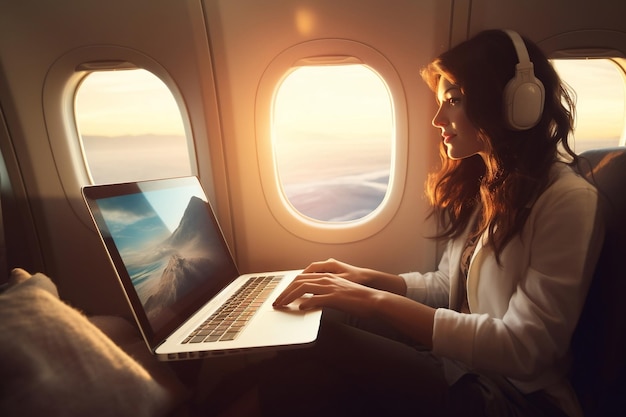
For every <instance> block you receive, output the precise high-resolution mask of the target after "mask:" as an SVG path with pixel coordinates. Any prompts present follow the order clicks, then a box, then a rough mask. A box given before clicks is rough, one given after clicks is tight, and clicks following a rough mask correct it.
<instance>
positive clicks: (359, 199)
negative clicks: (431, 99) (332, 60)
mask: <svg viewBox="0 0 626 417" xmlns="http://www.w3.org/2000/svg"><path fill="white" fill-rule="evenodd" d="M394 139H395V128H394V111H393V105H392V99H391V96H390V92H389V89H388V88H387V86H386V84H385V83H384V82H383V80H382V79H381V77H380V76H379V75H378V74H377V73H375V72H374V71H373V70H372V69H371V68H369V67H368V66H365V65H362V64H348V65H311V66H302V67H298V68H296V69H294V70H293V71H291V72H290V73H289V74H288V75H287V76H286V77H285V78H284V80H283V81H282V83H281V84H280V86H279V88H278V91H277V92H276V95H275V99H274V106H273V114H272V141H273V148H274V153H275V162H276V166H277V171H278V179H279V182H280V185H281V186H282V190H283V192H284V196H285V198H286V200H287V201H288V202H289V203H290V204H291V206H292V207H293V208H294V209H295V210H296V211H298V212H299V213H300V214H302V215H304V216H305V217H308V218H310V219H314V220H319V221H325V222H349V221H354V220H358V219H361V218H363V217H365V216H367V215H368V214H370V213H372V212H373V211H374V210H375V209H376V208H377V207H378V206H379V205H380V204H381V203H382V201H383V200H384V198H385V195H386V193H387V189H388V185H389V180H390V169H391V161H392V157H393V155H392V150H393V144H394Z"/></svg>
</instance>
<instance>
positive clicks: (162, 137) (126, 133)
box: [75, 69, 192, 183]
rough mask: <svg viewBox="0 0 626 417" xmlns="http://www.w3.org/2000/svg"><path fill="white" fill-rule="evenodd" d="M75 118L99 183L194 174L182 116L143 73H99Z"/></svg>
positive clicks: (90, 79)
mask: <svg viewBox="0 0 626 417" xmlns="http://www.w3.org/2000/svg"><path fill="white" fill-rule="evenodd" d="M75 100H76V101H75V116H76V121H77V124H78V132H79V134H80V137H81V140H82V147H83V152H84V157H85V163H86V165H87V169H88V171H89V173H90V175H91V178H92V180H93V182H94V183H108V182H122V181H138V180H146V179H154V178H162V177H175V176H184V175H191V174H192V167H191V158H190V154H189V148H188V141H187V138H186V137H185V129H184V125H183V121H182V118H181V112H180V110H179V108H178V105H177V104H176V100H175V99H174V97H173V95H172V93H171V92H170V90H169V89H168V88H167V86H166V85H165V84H164V83H163V82H162V81H161V80H160V79H159V78H158V77H156V76H155V75H154V74H152V73H151V72H149V71H146V70H143V69H132V70H121V71H96V72H92V73H90V74H89V75H87V76H86V77H85V78H84V79H83V81H82V83H81V84H80V86H79V88H78V91H77V92H76V99H75Z"/></svg>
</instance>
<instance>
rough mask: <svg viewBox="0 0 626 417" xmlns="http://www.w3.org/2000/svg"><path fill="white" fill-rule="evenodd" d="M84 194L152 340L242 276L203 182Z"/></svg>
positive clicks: (141, 185)
mask: <svg viewBox="0 0 626 417" xmlns="http://www.w3.org/2000/svg"><path fill="white" fill-rule="evenodd" d="M83 193H84V194H85V197H86V201H87V203H88V205H89V207H90V209H91V211H92V215H93V217H94V219H95V222H96V224H97V226H98V229H99V230H100V233H101V236H102V238H103V241H104V243H105V245H106V247H107V250H108V251H109V255H110V256H111V259H112V261H113V263H114V265H115V268H116V269H117V272H118V275H119V277H120V280H121V281H122V284H123V285H124V288H125V290H126V293H127V297H128V298H129V301H130V303H131V305H132V308H133V310H134V313H135V315H136V316H137V318H138V320H140V322H141V323H142V327H143V330H144V332H145V330H146V324H149V326H150V329H151V331H152V334H151V335H149V334H147V335H146V336H147V337H148V338H149V339H150V341H151V342H157V341H159V340H160V339H161V338H162V337H165V336H166V335H168V334H169V333H170V332H171V331H172V330H174V329H175V328H176V327H178V326H179V325H180V324H181V323H182V322H183V321H184V320H185V319H187V318H188V317H189V316H190V315H191V314H193V313H194V312H195V311H196V310H198V309H199V308H200V307H201V306H202V305H204V304H205V303H206V302H207V301H209V300H210V299H211V298H212V297H213V296H214V295H215V294H217V293H218V292H219V291H220V290H222V289H223V288H224V287H225V286H226V285H228V284H229V283H230V282H231V281H232V280H234V279H235V278H237V276H238V275H239V273H238V271H237V268H236V266H235V264H234V262H233V259H232V256H231V254H230V252H229V250H228V247H227V245H226V243H225V240H224V238H223V235H222V233H221V229H220V228H219V225H218V223H217V221H216V219H215V216H214V214H213V211H212V209H211V206H210V204H209V203H208V201H207V198H206V196H205V194H204V192H203V190H202V187H201V186H200V183H199V182H198V180H197V178H195V177H184V178H175V179H167V180H156V181H145V182H139V183H128V184H112V185H101V186H92V187H85V188H84V190H83ZM151 345H152V343H151Z"/></svg>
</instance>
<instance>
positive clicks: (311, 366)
mask: <svg viewBox="0 0 626 417" xmlns="http://www.w3.org/2000/svg"><path fill="white" fill-rule="evenodd" d="M514 36H516V34H514V33H512V34H508V33H506V32H504V31H499V30H490V31H485V32H482V33H480V34H478V35H477V36H475V37H474V38H472V39H470V40H468V41H466V42H464V43H462V44H460V45H458V46H456V47H454V48H452V49H451V50H450V51H448V52H446V53H444V54H442V55H441V56H440V57H439V58H437V59H436V60H434V61H433V62H432V63H431V64H430V65H428V67H427V68H425V69H424V70H423V72H422V76H423V78H424V80H425V81H426V82H427V83H428V85H429V86H430V87H431V89H432V90H433V91H434V92H435V94H436V99H437V103H438V105H439V109H438V111H437V113H436V115H435V117H434V119H433V125H434V126H435V127H437V128H438V129H440V130H441V136H442V141H441V146H440V150H441V161H442V166H441V169H440V170H439V171H438V172H436V173H434V174H432V175H431V176H430V177H429V180H428V183H427V195H428V197H429V199H430V203H431V204H432V215H433V216H434V217H435V218H436V219H437V221H438V224H439V226H440V228H439V230H440V233H439V234H438V235H437V238H440V239H446V240H447V246H446V249H445V252H444V253H443V256H442V259H441V261H440V263H439V266H438V270H437V271H434V272H429V273H424V274H422V273H417V272H412V273H406V274H401V275H393V274H387V273H383V272H379V271H374V270H371V269H367V268H359V267H355V266H352V265H348V264H345V263H342V262H338V261H335V260H332V259H330V260H327V261H324V262H316V263H313V264H312V265H310V266H309V267H308V268H306V269H305V271H304V272H303V274H302V275H300V276H299V277H298V278H297V279H296V280H295V281H294V282H293V283H292V284H291V285H290V286H289V287H288V288H287V289H286V290H285V291H284V292H283V293H282V294H281V295H280V296H279V297H278V298H277V299H276V301H275V303H274V305H275V307H276V308H281V307H283V306H286V305H288V304H289V303H290V302H292V301H294V300H295V299H297V298H299V297H301V296H302V295H304V294H306V293H309V294H312V296H311V297H310V298H307V299H306V300H305V301H303V302H302V303H301V307H300V308H303V309H307V308H325V309H327V310H328V309H332V310H338V311H341V312H344V313H347V314H349V315H350V316H353V317H358V318H359V319H361V321H362V320H363V319H366V320H368V321H371V320H373V321H377V322H381V323H384V324H385V325H387V326H388V327H390V328H392V329H394V331H395V334H396V335H397V336H396V335H394V336H390V333H389V332H387V333H383V332H377V333H379V334H374V332H370V331H363V330H361V329H356V328H355V327H354V326H348V325H346V324H341V323H338V322H336V321H335V322H333V321H331V320H328V319H327V320H324V323H323V324H322V328H321V330H320V337H319V341H318V343H317V344H316V345H315V347H313V348H310V349H301V350H294V351H289V352H286V353H284V354H281V355H279V356H278V357H277V358H276V359H274V360H272V361H268V362H264V363H263V364H261V365H260V366H259V368H261V369H259V370H258V375H262V374H263V372H262V369H264V368H266V367H267V368H268V369H271V372H272V376H270V377H263V376H258V378H259V379H257V385H256V386H255V387H254V388H253V389H252V390H251V391H250V392H249V393H248V395H247V397H246V398H245V399H241V401H240V402H238V403H237V407H250V406H251V408H248V411H250V409H252V410H255V412H260V413H262V415H272V416H275V415H326V416H327V415H394V416H397V415H414V416H419V415H462V416H468V415H493V416H507V415H511V416H513V415H520V416H521V415H524V416H553V415H570V416H577V415H580V413H581V411H580V407H579V406H578V403H577V400H576V397H575V394H574V392H573V391H572V390H571V388H570V386H569V384H568V382H567V370H568V364H567V359H568V350H569V342H570V337H571V335H572V333H573V331H574V328H575V326H576V323H577V320H578V316H579V314H580V311H581V309H582V305H583V303H584V300H585V295H586V292H587V289H588V286H589V281H590V277H591V271H592V269H593V267H594V264H595V259H596V256H595V255H594V254H593V253H590V252H591V248H594V247H596V246H597V242H598V241H599V239H600V236H599V233H598V232H597V230H598V228H597V227H596V225H595V219H596V205H597V194H596V190H595V189H594V188H593V187H592V186H591V185H590V184H588V183H587V182H586V181H585V180H584V179H582V178H581V177H579V176H577V175H576V174H575V173H574V171H573V170H572V168H571V166H572V165H574V164H575V163H576V162H577V157H576V155H575V154H574V153H573V152H572V150H571V148H570V147H569V145H568V142H567V139H568V135H569V134H570V132H571V130H572V125H573V102H572V99H571V97H570V95H569V94H568V93H567V91H566V90H565V89H564V88H563V86H562V84H561V82H560V80H559V77H558V76H557V74H556V72H555V71H554V69H553V68H552V66H551V65H550V63H549V61H548V60H547V59H546V57H545V56H544V55H543V53H542V52H541V51H540V50H539V49H538V48H537V46H536V45H534V44H533V43H531V42H529V41H528V40H525V42H524V43H525V45H526V48H527V50H528V54H529V56H530V59H531V61H532V62H533V64H534V74H535V76H536V78H537V79H538V80H540V83H541V84H543V86H541V85H539V84H538V83H537V84H536V85H533V86H531V87H530V89H531V90H532V91H531V92H530V93H529V94H530V97H528V96H527V97H521V98H519V97H518V98H513V100H518V101H520V100H521V101H522V102H521V104H520V103H514V106H518V107H519V106H522V107H523V106H526V104H528V103H526V101H528V100H537V99H539V100H538V102H536V103H534V104H532V105H533V106H539V108H535V109H534V110H533V109H531V113H532V112H533V111H535V110H536V113H537V117H538V120H536V121H535V120H531V121H530V122H529V124H528V125H526V126H519V124H520V123H517V125H516V121H515V120H513V121H511V120H510V119H511V118H510V117H508V116H507V114H506V111H507V108H508V105H507V104H503V102H504V101H505V100H506V99H505V98H503V97H504V96H507V94H509V93H511V92H509V93H507V92H505V90H506V88H505V87H506V85H507V83H509V81H510V80H511V79H512V78H514V74H515V67H516V64H517V63H518V60H519V58H518V56H517V52H516V49H515V48H514V47H513V43H512V42H513V41H512V39H513V38H512V37H514ZM520 42H521V40H520ZM522 48H523V46H522ZM519 53H523V50H522V51H521V52H519ZM533 82H534V81H533ZM533 89H534V90H533ZM544 96H545V97H544ZM526 116H527V115H522V117H521V119H523V120H522V122H521V124H524V123H526V122H527V121H528V120H526V119H528V117H526ZM515 118H516V116H513V117H512V119H515ZM532 118H533V116H532V115H531V116H530V119H532ZM518 119H519V118H518ZM559 148H561V149H562V152H563V155H561V154H560V153H559ZM325 314H326V312H325ZM370 319H371V320H370ZM381 334H382V335H384V336H381ZM231 411H235V410H231ZM236 412H241V410H238V411H236Z"/></svg>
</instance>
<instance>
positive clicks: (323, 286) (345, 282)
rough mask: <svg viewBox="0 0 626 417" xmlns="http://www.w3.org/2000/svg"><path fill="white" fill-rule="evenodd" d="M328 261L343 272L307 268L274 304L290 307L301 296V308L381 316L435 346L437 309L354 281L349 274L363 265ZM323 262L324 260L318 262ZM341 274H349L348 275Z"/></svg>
mask: <svg viewBox="0 0 626 417" xmlns="http://www.w3.org/2000/svg"><path fill="white" fill-rule="evenodd" d="M327 262H330V264H331V265H334V266H335V267H338V269H336V270H338V271H340V272H339V274H332V273H326V272H319V273H316V272H311V273H308V272H303V273H302V274H301V275H299V276H297V277H296V278H295V279H294V280H293V282H291V284H289V285H288V286H287V288H285V290H284V291H283V292H282V293H281V294H280V295H279V296H278V298H276V300H275V301H274V304H273V305H274V307H275V308H278V309H280V308H283V307H287V306H288V305H289V304H290V303H292V302H293V301H296V300H298V299H300V300H299V301H300V305H299V308H300V309H301V310H310V309H315V308H324V307H330V308H334V309H337V310H341V311H343V312H345V313H348V314H351V315H353V316H356V317H361V318H365V319H368V318H379V319H382V320H384V321H387V322H388V323H389V324H391V325H392V326H393V327H395V328H396V329H398V330H399V331H401V332H402V333H404V334H406V335H407V336H409V337H411V338H413V339H414V340H415V341H417V342H418V343H420V344H421V345H423V346H426V347H428V348H430V347H432V336H433V323H434V316H435V309H433V308H431V307H428V306H426V305H424V304H420V303H418V302H416V301H413V300H410V299H408V298H406V297H404V296H402V295H398V294H394V293H392V292H389V291H383V290H379V289H375V288H371V287H368V286H365V285H362V284H359V283H357V282H354V281H351V280H350V279H348V278H356V277H359V276H360V275H359V273H358V269H359V268H356V270H355V269H352V268H354V267H351V266H349V265H347V266H346V264H342V263H341V262H337V261H327ZM320 264H324V262H322V263H318V264H317V265H320ZM313 268H315V267H313ZM307 270H309V269H308V268H307V269H306V270H305V271H307ZM341 271H343V272H341ZM350 271H352V272H350ZM340 274H347V275H346V277H347V278H344V277H343V276H340ZM398 278H399V279H400V280H402V278H400V277H398ZM402 282H404V280H402Z"/></svg>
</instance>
